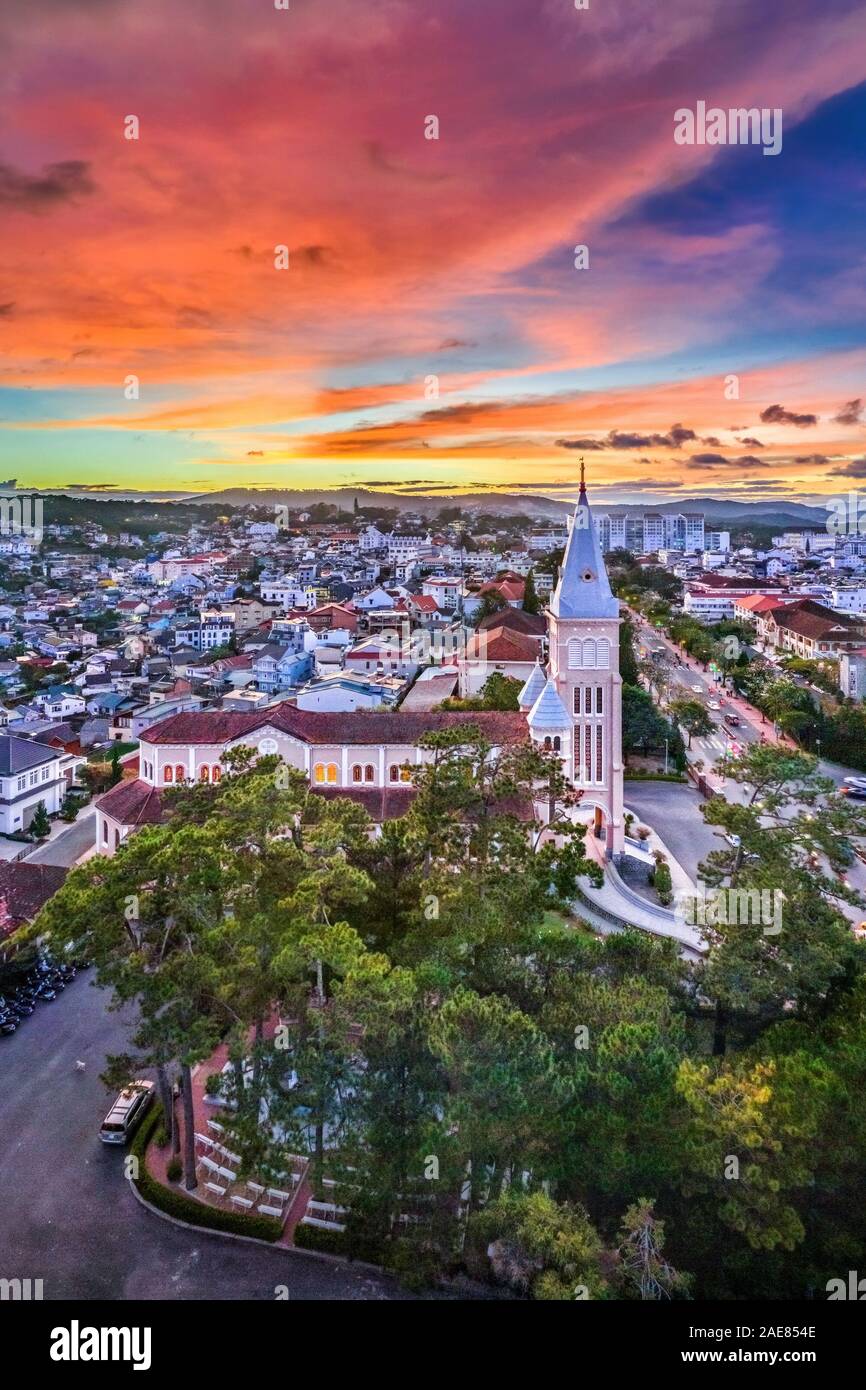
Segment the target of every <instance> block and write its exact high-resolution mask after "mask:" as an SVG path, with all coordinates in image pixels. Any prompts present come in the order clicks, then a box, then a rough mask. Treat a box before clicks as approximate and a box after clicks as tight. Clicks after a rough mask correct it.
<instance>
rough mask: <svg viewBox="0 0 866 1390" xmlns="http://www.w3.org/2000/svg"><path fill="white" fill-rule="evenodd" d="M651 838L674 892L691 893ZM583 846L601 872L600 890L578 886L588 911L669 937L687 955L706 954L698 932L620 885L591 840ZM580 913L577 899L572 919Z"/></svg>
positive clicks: (660, 843)
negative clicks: (678, 890) (665, 862)
mask: <svg viewBox="0 0 866 1390" xmlns="http://www.w3.org/2000/svg"><path fill="white" fill-rule="evenodd" d="M651 838H654V839H655V842H656V845H657V846H658V847H659V848H660V849H661V850H662V853H663V854H665V855H666V856H667V860H668V864H669V865H670V868H671V878H672V880H673V882H674V891H676V889H677V888H684V889H688V890H689V891H690V892H692V891H694V885H693V884H692V882H691V879H690V878H689V877H688V875H687V874H686V872H685V870H684V869H683V868H682V867H681V865H680V864H678V863H677V861H676V860H675V859H674V858H673V855H671V854H670V853H669V852H668V850H667V848H666V847H665V845H664V842H663V841H662V840H661V838H660V837H659V836H658V835H656V834H655V832H653V836H652V837H651ZM647 843H648V844H649V843H650V841H647ZM586 844H587V853H588V854H589V855H591V856H592V857H593V858H594V859H596V860H597V862H598V863H599V864H600V865H601V867H602V869H603V870H604V883H603V884H602V886H601V887H600V888H596V887H595V885H594V884H591V883H589V882H582V883H581V884H580V896H581V897H583V898H585V899H586V900H587V901H588V902H589V904H590V906H591V907H595V908H596V909H597V910H598V911H599V912H600V913H601V915H602V917H605V918H608V919H613V921H615V922H618V923H619V925H620V926H628V927H637V928H638V929H639V930H641V931H645V932H649V933H650V935H651V936H665V937H670V938H672V939H673V940H675V941H679V942H680V944H681V945H682V946H683V947H684V949H685V950H687V951H688V952H689V953H690V954H694V955H698V956H700V955H704V954H705V953H706V949H707V947H706V943H705V941H704V940H703V937H702V936H701V934H700V932H698V931H696V930H695V928H694V927H690V926H688V925H687V924H686V923H685V922H681V921H678V920H677V918H676V916H675V915H674V913H673V912H672V910H671V909H670V908H667V907H662V906H661V904H659V905H658V906H656V905H655V904H653V903H650V902H648V901H647V900H646V899H644V898H641V896H640V895H639V894H638V893H635V892H634V891H633V890H632V889H630V888H629V887H628V886H627V884H625V883H623V881H622V879H621V878H620V876H619V874H618V873H617V871H616V869H615V867H614V866H613V864H612V863H610V861H609V860H607V859H605V853H604V848H603V846H602V845H601V844H600V843H599V842H598V841H597V840H596V839H595V837H594V836H592V835H588V836H587V840H586ZM675 871H676V878H675V877H674V873H675ZM580 913H581V904H580V900H579V899H578V901H577V902H576V903H575V915H576V916H578V917H579V916H580Z"/></svg>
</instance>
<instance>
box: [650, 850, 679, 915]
mask: <svg viewBox="0 0 866 1390" xmlns="http://www.w3.org/2000/svg"><path fill="white" fill-rule="evenodd" d="M653 885H654V887H655V890H656V892H657V893H658V895H659V902H660V903H663V904H664V905H665V907H667V905H668V903H670V902H672V900H673V896H674V895H673V882H672V880H671V871H670V866H669V865H668V863H667V861H666V860H664V859H659V860H658V861H657V863H656V867H655V873H654V874H653Z"/></svg>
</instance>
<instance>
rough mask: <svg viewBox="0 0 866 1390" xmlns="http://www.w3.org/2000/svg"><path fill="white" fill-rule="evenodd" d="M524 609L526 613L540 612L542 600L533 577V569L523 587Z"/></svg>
mask: <svg viewBox="0 0 866 1390" xmlns="http://www.w3.org/2000/svg"><path fill="white" fill-rule="evenodd" d="M523 611H524V613H540V612H541V602H540V600H539V597H538V594H537V593H536V592H535V580H534V579H533V577H532V570H530V571H529V573H528V575H527V576H526V583H525V585H524V588H523Z"/></svg>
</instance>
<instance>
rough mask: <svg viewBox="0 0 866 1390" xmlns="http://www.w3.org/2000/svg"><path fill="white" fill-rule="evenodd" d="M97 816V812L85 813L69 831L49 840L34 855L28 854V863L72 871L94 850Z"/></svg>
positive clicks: (74, 822)
mask: <svg viewBox="0 0 866 1390" xmlns="http://www.w3.org/2000/svg"><path fill="white" fill-rule="evenodd" d="M95 816H96V812H95V811H92V810H91V811H85V813H84V815H82V816H79V818H78V820H77V821H73V822H72V824H71V825H70V826H69V828H68V829H67V830H64V831H62V832H61V833H60V834H59V835H56V836H55V837H54V839H53V840H48V842H47V843H46V844H44V845H40V846H39V848H38V849H35V850H34V851H33V853H32V854H28V855H27V856H26V858H27V861H28V863H30V864H59V865H60V866H61V867H62V868H64V869H71V868H72V865H73V864H75V863H76V862H77V860H79V859H80V858H81V856H82V854H85V853H86V852H87V850H89V849H92V848H93V837H94V835H95V834H96V820H95Z"/></svg>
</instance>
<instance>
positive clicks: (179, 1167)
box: [165, 1154, 183, 1182]
mask: <svg viewBox="0 0 866 1390" xmlns="http://www.w3.org/2000/svg"><path fill="white" fill-rule="evenodd" d="M165 1175H166V1177H167V1178H168V1180H169V1182H180V1179H181V1177H182V1175H183V1164H182V1163H181V1161H180V1159H179V1158H178V1156H177V1154H175V1155H174V1157H173V1158H170V1159H169V1161H168V1166H167V1167H166V1170H165Z"/></svg>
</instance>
